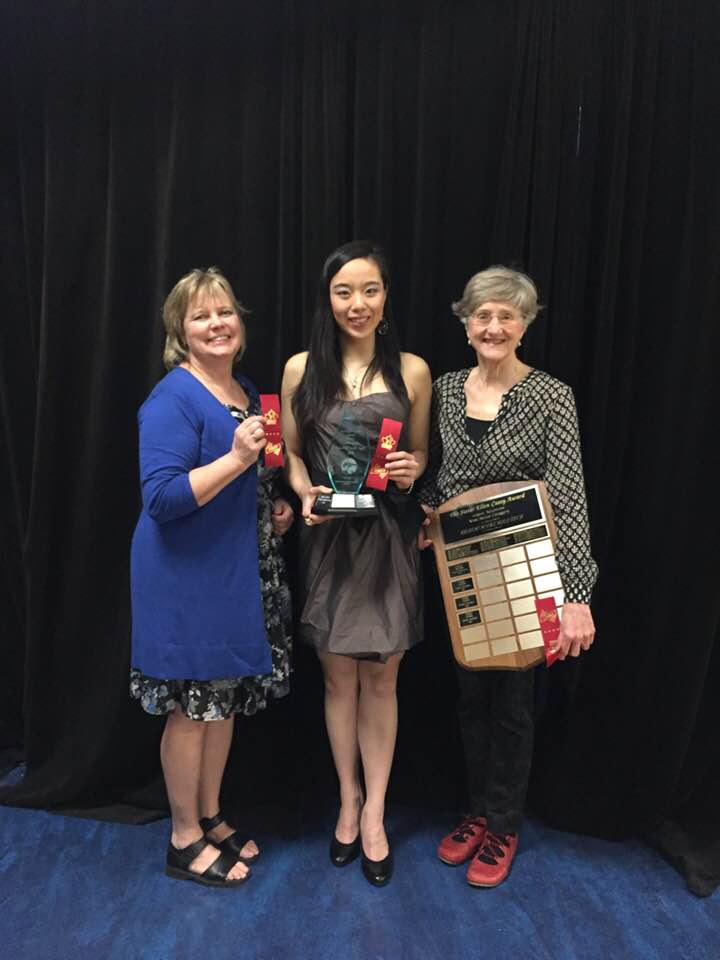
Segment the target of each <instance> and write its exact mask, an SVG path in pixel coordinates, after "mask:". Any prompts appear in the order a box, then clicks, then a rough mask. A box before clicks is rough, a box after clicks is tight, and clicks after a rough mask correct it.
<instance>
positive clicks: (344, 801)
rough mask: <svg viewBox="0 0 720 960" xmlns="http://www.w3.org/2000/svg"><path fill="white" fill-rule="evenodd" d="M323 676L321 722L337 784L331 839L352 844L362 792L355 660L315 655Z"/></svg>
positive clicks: (330, 655)
mask: <svg viewBox="0 0 720 960" xmlns="http://www.w3.org/2000/svg"><path fill="white" fill-rule="evenodd" d="M318 656H319V658H320V663H321V664H322V668H323V674H324V676H325V723H326V725H327V731H328V738H329V740H330V748H331V750H332V755H333V760H334V761H335V769H336V770H337V775H338V780H339V781H340V814H339V816H338V821H337V826H336V828H335V836H336V837H337V838H338V840H339V841H340V842H341V843H352V842H353V840H354V839H355V837H357V835H358V830H359V829H360V807H361V806H362V790H361V787H360V779H359V776H358V758H359V753H358V739H357V718H358V661H357V660H353V659H352V657H342V656H338V655H337V654H334V653H319V654H318Z"/></svg>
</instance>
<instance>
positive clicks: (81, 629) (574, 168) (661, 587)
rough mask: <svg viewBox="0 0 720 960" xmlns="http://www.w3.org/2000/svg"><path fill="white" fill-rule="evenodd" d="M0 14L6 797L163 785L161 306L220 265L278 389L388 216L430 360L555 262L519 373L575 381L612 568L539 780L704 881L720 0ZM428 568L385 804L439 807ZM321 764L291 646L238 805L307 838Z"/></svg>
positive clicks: (553, 794)
mask: <svg viewBox="0 0 720 960" xmlns="http://www.w3.org/2000/svg"><path fill="white" fill-rule="evenodd" d="M0 26H1V29H0V36H1V39H0V44H1V47H0V77H1V78H2V90H3V95H2V97H0V111H1V112H0V121H1V125H0V129H1V130H2V143H3V147H2V200H1V205H0V238H1V239H0V243H1V244H2V246H1V250H2V254H1V256H2V260H1V264H0V269H1V271H2V273H1V275H0V276H1V280H2V299H3V304H4V312H3V318H2V324H1V327H0V329H1V331H2V333H1V336H2V341H1V342H2V350H1V353H0V376H1V383H0V425H1V426H2V446H1V448H0V449H1V453H2V464H3V466H2V470H0V484H2V486H1V487H0V495H1V496H2V506H3V509H2V520H1V523H2V526H1V527H0V535H1V536H2V566H1V567H0V577H1V580H0V588H1V590H2V596H1V598H0V599H1V600H2V638H1V661H2V679H1V681H0V683H1V688H0V738H1V739H0V746H2V747H4V748H5V749H6V750H9V751H23V752H24V755H25V758H26V761H27V776H26V778H25V781H24V783H23V784H22V785H21V786H20V787H16V788H14V789H13V790H10V791H8V790H6V791H5V792H4V793H3V799H4V801H5V802H6V803H13V804H20V805H25V806H35V807H45V808H48V809H54V810H64V811H76V812H82V813H85V814H88V813H90V814H92V815H96V816H107V817H117V818H126V819H133V818H134V819H142V818H143V817H150V816H153V815H156V811H157V810H158V809H162V807H163V803H164V801H163V796H162V791H161V788H160V786H159V780H158V761H157V745H158V739H159V735H160V727H161V724H160V723H159V722H158V721H156V720H154V719H153V718H150V717H147V716H145V715H143V714H142V712H141V710H140V709H139V707H138V705H137V704H135V703H131V702H130V701H129V700H128V696H127V671H128V661H129V640H128V631H129V609H128V607H129V602H128V548H129V541H130V536H131V533H132V530H133V526H134V523H135V520H136V516H137V512H138V507H139V494H138V481H137V458H136V445H137V438H136V420H135V415H136V410H137V407H138V406H139V404H140V403H141V402H142V400H143V399H144V397H145V396H146V395H147V393H148V391H149V390H150V388H151V387H152V385H153V384H154V383H155V382H156V381H157V379H158V378H159V377H160V376H161V375H162V368H161V362H160V358H161V350H162V341H163V335H162V329H161V324H160V320H159V312H160V306H161V303H162V300H163V297H164V295H165V294H166V293H167V291H168V290H169V288H170V287H171V286H172V284H173V283H174V282H175V280H176V279H177V278H178V277H179V276H180V275H181V274H182V273H184V272H186V271H187V270H188V269H190V268H191V267H193V266H198V265H209V264H218V265H220V266H221V267H222V268H223V269H224V270H225V271H226V273H227V274H228V276H229V277H230V279H231V281H232V282H233V284H234V285H235V288H236V291H237V292H238V294H239V295H240V297H241V299H242V300H243V301H244V302H245V303H246V304H247V305H248V306H249V307H250V308H251V309H252V311H253V312H252V316H251V317H250V320H249V324H248V327H249V339H250V349H249V351H248V355H247V361H246V363H245V370H246V371H247V372H248V373H249V374H250V375H251V376H252V377H253V378H254V379H255V381H256V382H257V383H258V384H259V385H260V387H261V388H262V389H263V390H266V391H272V390H277V389H278V386H279V380H280V375H281V370H282V366H283V363H284V361H285V359H286V358H287V356H288V355H289V354H290V353H292V352H295V351H297V350H299V349H302V348H304V347H305V346H306V345H307V341H308V331H309V317H310V307H311V302H312V297H313V293H314V286H315V282H316V277H317V275H318V273H319V269H320V266H321V263H322V261H323V258H324V256H325V255H326V254H327V252H328V251H329V250H330V249H331V248H332V247H334V246H335V245H336V244H337V243H340V242H342V241H345V240H348V239H351V238H353V237H372V238H375V239H377V240H380V241H381V242H382V243H383V244H384V245H385V246H386V247H387V249H388V251H389V253H390V256H391V260H392V264H393V268H394V274H393V276H394V282H393V289H392V293H391V296H392V299H393V306H394V311H395V317H396V322H397V323H398V326H399V328H400V332H401V337H402V342H403V346H404V348H405V349H408V350H412V351H415V352H417V353H419V354H421V355H422V356H424V357H425V358H427V359H428V361H429V362H430V364H431V367H432V370H433V374H434V375H436V376H437V375H439V374H440V373H443V372H444V371H446V370H449V369H455V368H458V367H460V366H465V365H469V364H470V363H471V362H472V359H473V358H472V357H471V356H470V355H469V353H468V349H467V347H466V345H465V338H464V336H463V331H462V328H461V327H460V326H459V324H458V323H457V321H455V320H454V318H452V317H451V314H450V311H449V303H450V301H451V300H452V299H454V298H456V297H457V296H458V295H459V294H460V292H461V290H462V287H463V284H464V282H465V281H466V279H467V278H468V276H469V275H470V274H471V273H473V272H474V271H476V270H478V269H481V268H482V267H484V266H486V265H488V264H490V263H498V262H501V263H510V264H514V265H517V266H521V267H524V268H525V269H527V270H528V272H529V273H530V274H531V275H532V276H533V277H534V278H535V279H536V281H537V282H538V285H539V288H540V291H541V298H542V302H543V303H544V304H546V305H547V310H546V311H545V312H544V313H543V314H541V316H540V318H539V319H538V321H537V322H536V324H535V325H534V326H533V327H532V328H531V329H530V331H529V333H528V334H527V336H526V338H525V346H524V348H523V349H524V351H525V353H524V359H526V360H527V361H528V362H529V363H530V364H532V365H535V366H538V367H541V368H542V369H545V370H547V371H549V372H550V373H552V374H554V375H555V376H558V377H560V378H561V379H563V380H565V381H566V382H568V383H570V384H571V385H572V387H573V388H574V390H575V392H576V396H577V400H578V407H579V413H580V418H581V425H582V436H583V444H584V457H585V464H586V474H587V484H588V493H589V502H590V510H591V517H592V528H593V544H594V551H595V555H596V557H597V559H598V561H599V564H600V569H601V579H600V582H599V585H598V588H597V591H596V596H595V600H594V605H593V609H594V613H595V616H596V621H597V627H598V636H597V641H596V644H595V646H594V647H593V650H592V651H591V653H590V654H589V655H586V656H584V657H583V658H582V660H581V661H580V662H573V663H566V664H558V665H557V666H555V667H553V669H552V671H550V673H549V674H548V675H547V680H546V684H545V686H544V689H543V691H542V692H543V696H542V698H541V700H542V702H541V704H540V706H541V708H542V710H541V717H540V723H539V731H538V741H537V749H536V756H535V767H534V778H533V784H532V790H531V803H532V805H533V807H534V809H535V810H536V811H537V812H538V813H539V814H540V815H542V816H543V817H545V818H546V819H547V820H548V821H549V822H550V823H552V824H554V825H556V826H558V827H561V828H564V829H569V830H575V831H580V832H587V833H591V834H596V835H600V836H605V837H610V838H622V837H628V836H631V835H638V834H639V835H642V836H645V837H648V838H650V839H651V840H652V842H654V843H656V844H657V845H658V846H659V847H660V849H661V850H662V851H663V852H664V853H665V855H666V856H668V857H669V858H671V859H672V860H673V861H674V862H676V863H678V865H680V866H681V867H682V869H683V870H684V871H685V873H686V875H687V877H688V880H689V883H690V885H691V888H692V889H694V890H695V892H698V893H707V892H709V891H710V890H711V889H712V888H713V886H714V885H715V884H717V883H718V881H720V827H719V824H718V814H717V811H718V809H719V806H720V762H719V750H718V721H719V720H720V717H719V716H718V714H719V713H720V697H719V696H718V693H719V692H720V654H719V653H718V644H717V642H716V637H717V632H718V622H719V614H720V590H719V589H718V574H719V573H720V569H719V568H720V564H719V563H718V560H717V558H716V551H717V546H716V544H717V539H718V534H719V533H720V530H719V526H720V523H719V520H718V507H717V503H716V500H717V491H716V484H717V478H718V476H719V475H720V464H719V463H718V453H717V442H716V419H717V413H716V411H717V407H716V405H715V400H716V396H717V380H718V375H717V362H718V341H719V340H720V324H719V323H718V316H719V308H720V282H719V281H720V238H719V234H718V226H719V225H720V183H719V178H718V169H720V150H718V143H719V142H720V110H719V107H718V96H717V94H718V90H720V66H719V59H720V58H718V53H717V51H718V40H719V39H720V30H719V28H720V8H719V7H718V5H717V3H715V2H714V0H695V2H693V0H636V2H631V0H617V2H607V3H602V4H598V3H594V2H591V0H535V2H532V0H476V2H473V3H470V2H460V0H458V2H440V0H416V2H414V3H412V4H410V3H406V2H393V3H387V2H385V3H381V2H375V0H367V2H365V3H363V4H347V5H346V4H344V3H338V2H336V0H335V2H331V0H327V2H313V0H305V2H302V3H301V2H292V0H279V2H265V3H249V2H237V0H236V2H231V0H206V2H204V3H203V4H197V3H186V2H169V0H155V2H152V3H148V2H139V0H122V2H116V0H103V2H102V3H100V2H98V3H91V2H87V0H76V2H70V0H65V2H60V3H58V2H52V3H51V2H38V0H35V2H33V3H32V4H27V5H25V8H23V6H22V5H20V4H17V3H14V2H13V3H12V4H11V3H9V2H7V0H4V2H3V4H2V23H1V24H0ZM288 549H289V553H290V560H291V566H292V564H293V563H294V560H293V557H294V550H293V542H292V538H291V539H290V543H289V544H288ZM381 560H382V558H379V562H381ZM428 568H429V569H428V570H427V573H428V576H427V585H428V590H427V609H428V614H427V620H428V629H427V639H426V642H425V643H424V644H423V645H421V647H419V648H418V649H417V650H416V651H414V652H413V653H411V654H410V655H408V657H407V658H406V663H405V664H404V666H403V669H402V678H401V688H400V699H401V729H400V737H399V744H398V755H397V762H396V767H395V773H394V777H393V784H392V797H393V798H394V799H395V800H396V801H400V802H403V803H414V804H417V805H421V804H428V805H430V804H432V805H444V806H446V807H448V808H449V807H452V806H453V805H454V804H455V803H456V802H458V803H459V802H461V796H462V784H461V776H460V773H459V769H460V768H459V760H458V746H457V735H456V731H455V726H454V720H453V711H452V703H453V680H452V671H451V666H450V660H449V650H448V646H447V642H446V639H445V636H444V633H443V629H442V613H441V610H440V604H439V599H438V593H437V591H436V588H435V586H434V576H433V572H432V563H431V561H430V560H429V558H428ZM332 788H333V776H332V768H331V766H330V761H329V754H328V750H327V746H326V743H325V734H324V729H323V724H322V707H321V683H320V679H319V676H318V671H317V668H316V664H315V661H314V658H313V656H312V655H311V654H310V653H309V652H308V651H306V650H299V651H298V654H297V669H296V675H295V687H294V692H293V694H292V695H291V697H290V698H289V699H288V700H286V701H285V702H283V703H282V704H278V705H277V706H276V707H274V708H271V709H270V710H269V711H268V712H267V713H266V715H264V716H262V717H257V718H255V719H253V720H248V721H247V722H242V723H240V724H239V730H238V736H237V742H236V744H235V747H234V754H233V760H232V764H231V769H230V773H229V778H228V794H229V797H230V801H229V802H232V803H235V804H236V805H237V806H240V807H243V808H246V809H248V810H249V809H251V808H257V809H263V810H270V809H274V810H275V811H276V814H274V815H276V816H280V817H281V818H282V815H283V814H284V815H285V816H286V817H287V814H288V813H292V814H293V816H295V817H296V820H295V828H298V829H299V828H301V827H302V823H303V822H304V818H307V817H310V816H312V813H313V811H314V809H315V808H316V807H317V805H318V804H319V803H321V802H324V801H325V800H326V799H327V798H328V797H329V796H331V794H332ZM283 822H284V823H289V822H290V821H288V820H287V819H286V820H284V821H283ZM292 828H293V826H292V823H290V829H292Z"/></svg>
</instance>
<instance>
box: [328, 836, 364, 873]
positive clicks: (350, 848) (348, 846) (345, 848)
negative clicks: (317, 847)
mask: <svg viewBox="0 0 720 960" xmlns="http://www.w3.org/2000/svg"><path fill="white" fill-rule="evenodd" d="M359 853H360V834H359V833H358V835H357V836H356V837H355V839H354V840H353V842H352V843H341V842H340V841H339V840H338V838H337V837H336V836H335V834H333V838H332V840H331V841H330V863H332V865H333V866H334V867H346V866H347V865H348V864H349V863H352V862H353V860H355V858H356V857H357V855H358V854H359Z"/></svg>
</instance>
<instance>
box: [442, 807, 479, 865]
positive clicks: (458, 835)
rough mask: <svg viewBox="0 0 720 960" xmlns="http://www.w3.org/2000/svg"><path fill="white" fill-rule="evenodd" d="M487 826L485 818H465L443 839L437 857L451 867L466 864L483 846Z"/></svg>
mask: <svg viewBox="0 0 720 960" xmlns="http://www.w3.org/2000/svg"><path fill="white" fill-rule="evenodd" d="M486 826H487V821H486V820H485V817H465V819H464V820H463V821H462V822H461V823H459V824H458V825H457V827H455V829H454V830H452V831H451V832H450V833H449V834H448V835H447V836H446V837H443V838H442V840H441V841H440V845H439V846H438V848H437V855H438V856H439V857H440V859H441V860H442V862H443V863H447V864H449V865H450V866H451V867H457V865H458V864H460V863H465V861H466V860H469V859H470V857H472V856H473V854H474V853H476V851H477V850H479V849H480V847H481V846H482V843H483V840H484V839H485V830H486Z"/></svg>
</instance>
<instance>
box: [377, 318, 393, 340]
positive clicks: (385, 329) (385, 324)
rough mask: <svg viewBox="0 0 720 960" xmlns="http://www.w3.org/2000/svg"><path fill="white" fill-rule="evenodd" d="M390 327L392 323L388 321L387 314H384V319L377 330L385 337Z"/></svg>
mask: <svg viewBox="0 0 720 960" xmlns="http://www.w3.org/2000/svg"><path fill="white" fill-rule="evenodd" d="M389 328H390V324H389V323H388V322H387V320H386V319H385V315H384V314H383V317H382V320H381V321H380V323H379V324H378V325H377V332H378V333H379V334H380V336H381V337H384V336H385V334H386V333H387V332H388V329H389Z"/></svg>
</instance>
